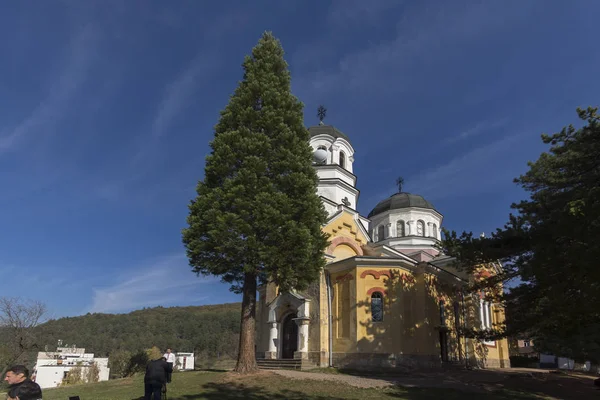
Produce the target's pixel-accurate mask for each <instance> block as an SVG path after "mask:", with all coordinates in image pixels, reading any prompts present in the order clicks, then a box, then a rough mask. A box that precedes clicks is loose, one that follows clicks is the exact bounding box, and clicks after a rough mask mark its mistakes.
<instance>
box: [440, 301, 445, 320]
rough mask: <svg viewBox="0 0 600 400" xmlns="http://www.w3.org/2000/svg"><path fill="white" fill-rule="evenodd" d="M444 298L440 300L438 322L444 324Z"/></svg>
mask: <svg viewBox="0 0 600 400" xmlns="http://www.w3.org/2000/svg"><path fill="white" fill-rule="evenodd" d="M445 304H446V303H444V300H440V324H441V325H442V326H446V308H445Z"/></svg>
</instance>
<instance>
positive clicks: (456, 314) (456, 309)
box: [453, 301, 460, 332]
mask: <svg viewBox="0 0 600 400" xmlns="http://www.w3.org/2000/svg"><path fill="white" fill-rule="evenodd" d="M453 305H454V327H455V328H456V332H458V331H459V329H460V304H459V303H458V301H455V302H454V304H453Z"/></svg>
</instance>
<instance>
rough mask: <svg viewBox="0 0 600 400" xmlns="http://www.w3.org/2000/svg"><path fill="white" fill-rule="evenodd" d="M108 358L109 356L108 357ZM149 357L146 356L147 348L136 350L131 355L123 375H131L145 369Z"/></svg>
mask: <svg viewBox="0 0 600 400" xmlns="http://www.w3.org/2000/svg"><path fill="white" fill-rule="evenodd" d="M109 359H110V357H109ZM149 361H150V359H149V358H148V351H147V350H138V351H136V352H135V353H133V354H132V355H131V358H130V359H129V364H128V365H127V370H126V372H125V376H131V375H135V374H139V373H143V372H144V371H146V365H148V362H149Z"/></svg>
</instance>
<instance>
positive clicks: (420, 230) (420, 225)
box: [417, 220, 425, 236]
mask: <svg viewBox="0 0 600 400" xmlns="http://www.w3.org/2000/svg"><path fill="white" fill-rule="evenodd" d="M417 236H425V222H423V221H421V220H418V221H417Z"/></svg>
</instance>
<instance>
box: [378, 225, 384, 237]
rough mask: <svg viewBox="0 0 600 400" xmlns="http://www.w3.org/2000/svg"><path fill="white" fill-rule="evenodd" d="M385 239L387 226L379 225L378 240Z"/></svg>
mask: <svg viewBox="0 0 600 400" xmlns="http://www.w3.org/2000/svg"><path fill="white" fill-rule="evenodd" d="M383 239H385V226H383V225H379V228H377V240H378V241H379V240H383Z"/></svg>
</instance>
